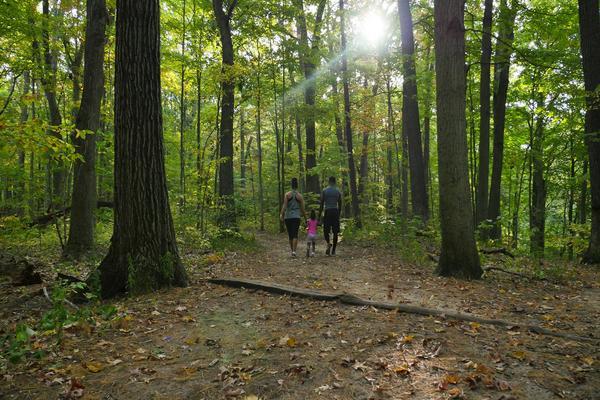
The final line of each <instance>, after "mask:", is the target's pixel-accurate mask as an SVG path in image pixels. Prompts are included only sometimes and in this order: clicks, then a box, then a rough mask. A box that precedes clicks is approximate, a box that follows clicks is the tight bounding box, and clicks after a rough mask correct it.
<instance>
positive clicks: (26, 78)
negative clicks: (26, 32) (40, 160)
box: [18, 71, 31, 215]
mask: <svg viewBox="0 0 600 400" xmlns="http://www.w3.org/2000/svg"><path fill="white" fill-rule="evenodd" d="M30 89H31V74H30V72H29V71H25V72H23V94H22V97H21V104H20V107H21V115H20V117H19V122H20V123H21V125H24V124H25V123H27V120H28V119H29V108H28V107H27V103H25V100H26V99H25V97H27V95H29V90H30ZM25 180H26V179H25V150H22V149H19V193H18V198H19V213H20V215H23V214H24V213H25V209H26V207H25V198H26V194H25Z"/></svg>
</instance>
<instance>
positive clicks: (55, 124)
mask: <svg viewBox="0 0 600 400" xmlns="http://www.w3.org/2000/svg"><path fill="white" fill-rule="evenodd" d="M42 13H43V19H42V46H43V54H44V61H43V71H42V74H41V75H40V81H41V82H42V86H43V88H44V95H45V97H46V101H47V102H48V112H49V115H50V121H49V122H50V127H49V128H48V133H49V134H50V135H52V136H54V137H56V138H58V139H62V135H61V133H60V127H61V125H62V117H61V113H60V108H59V105H58V100H57V97H56V71H57V64H56V59H55V57H54V56H53V54H52V51H51V49H50V33H49V27H48V25H49V23H50V21H49V19H50V4H49V1H48V0H43V1H42ZM33 47H34V53H35V54H36V55H39V53H38V49H39V44H38V42H37V40H34V44H33ZM38 60H39V57H38ZM40 64H42V63H41V61H40ZM49 173H50V174H51V180H50V181H51V185H50V186H49V189H50V190H49V205H50V206H57V205H59V204H61V203H62V197H63V195H64V187H65V176H66V171H65V166H64V163H63V162H60V161H56V162H52V163H50V165H49Z"/></svg>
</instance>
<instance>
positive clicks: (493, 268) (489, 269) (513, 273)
mask: <svg viewBox="0 0 600 400" xmlns="http://www.w3.org/2000/svg"><path fill="white" fill-rule="evenodd" d="M483 270H484V271H485V272H488V271H498V272H504V273H505V274H509V275H514V276H518V277H520V278H525V279H535V280H538V281H548V279H546V278H544V277H539V278H538V277H534V276H529V275H526V274H521V273H519V272H513V271H509V270H507V269H504V268H500V267H485V268H483Z"/></svg>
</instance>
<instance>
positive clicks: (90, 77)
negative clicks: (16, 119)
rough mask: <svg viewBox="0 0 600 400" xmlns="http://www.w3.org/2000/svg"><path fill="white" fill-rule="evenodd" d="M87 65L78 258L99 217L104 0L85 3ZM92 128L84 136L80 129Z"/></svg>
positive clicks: (73, 237)
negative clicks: (96, 214) (98, 136)
mask: <svg viewBox="0 0 600 400" xmlns="http://www.w3.org/2000/svg"><path fill="white" fill-rule="evenodd" d="M86 20H87V26H86V32H85V53H84V57H85V65H84V69H83V84H84V87H83V98H82V99H81V105H80V107H79V111H78V112H77V120H76V123H75V128H76V130H77V131H78V134H76V135H75V140H74V145H75V149H76V152H77V154H79V155H80V156H81V157H82V158H83V160H76V161H75V166H74V180H73V195H72V199H71V224H70V227H69V238H68V241H67V245H66V248H65V254H67V255H69V256H72V257H75V258H78V257H79V256H81V255H82V254H83V253H85V252H87V251H89V250H91V249H92V247H93V245H94V227H95V224H96V220H95V217H94V211H95V209H96V202H97V193H96V132H97V130H98V128H99V127H100V107H101V105H102V97H103V96H104V42H105V31H106V24H107V22H108V12H107V10H106V3H105V0H88V1H87V5H86ZM83 131H89V132H88V133H87V134H85V136H84V137H82V136H81V135H80V134H79V132H83Z"/></svg>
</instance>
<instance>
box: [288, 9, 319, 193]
mask: <svg viewBox="0 0 600 400" xmlns="http://www.w3.org/2000/svg"><path fill="white" fill-rule="evenodd" d="M325 5H326V1H325V0H320V1H319V3H318V6H317V12H316V15H315V26H314V29H313V37H312V43H311V44H310V45H309V43H308V26H307V23H306V14H305V11H304V1H303V0H294V6H295V7H296V8H297V9H298V12H299V14H298V17H297V24H298V33H299V36H300V37H299V39H298V40H299V45H300V51H299V55H300V68H301V69H302V72H303V73H304V79H305V83H304V103H305V105H306V110H305V113H306V118H305V121H304V126H305V129H306V165H305V167H306V191H307V192H310V193H315V194H318V193H319V192H320V188H319V176H318V175H317V174H316V173H314V172H313V171H312V169H313V168H314V167H316V166H317V158H316V151H317V150H316V149H317V147H316V137H315V136H316V125H315V100H316V87H317V81H316V79H315V76H314V73H315V71H316V69H317V67H318V65H319V59H318V52H319V45H320V39H321V36H320V35H321V24H322V20H323V13H324V11H325Z"/></svg>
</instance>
